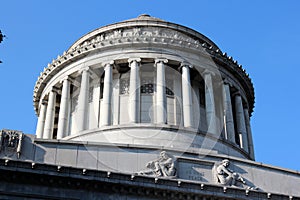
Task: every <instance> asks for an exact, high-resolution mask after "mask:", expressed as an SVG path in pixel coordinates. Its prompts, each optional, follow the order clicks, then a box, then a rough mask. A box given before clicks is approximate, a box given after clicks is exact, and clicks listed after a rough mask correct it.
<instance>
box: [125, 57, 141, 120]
mask: <svg viewBox="0 0 300 200" xmlns="http://www.w3.org/2000/svg"><path fill="white" fill-rule="evenodd" d="M139 62H141V59H140V58H130V59H128V63H129V67H130V84H129V113H128V114H129V120H130V122H132V123H138V122H139V116H140V69H139Z"/></svg>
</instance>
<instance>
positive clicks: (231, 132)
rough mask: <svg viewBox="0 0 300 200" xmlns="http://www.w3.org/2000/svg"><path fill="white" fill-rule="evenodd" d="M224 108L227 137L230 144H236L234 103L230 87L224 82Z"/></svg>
mask: <svg viewBox="0 0 300 200" xmlns="http://www.w3.org/2000/svg"><path fill="white" fill-rule="evenodd" d="M223 108H224V115H225V121H224V126H225V137H226V139H227V140H229V141H230V142H233V143H235V129H234V120H233V113H232V103H231V95H230V85H229V83H227V82H224V85H223Z"/></svg>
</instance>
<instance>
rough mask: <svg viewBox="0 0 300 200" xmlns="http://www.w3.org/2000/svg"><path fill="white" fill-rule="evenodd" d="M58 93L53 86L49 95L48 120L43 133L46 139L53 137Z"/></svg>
mask: <svg viewBox="0 0 300 200" xmlns="http://www.w3.org/2000/svg"><path fill="white" fill-rule="evenodd" d="M56 94H57V91H56V90H55V89H54V88H52V90H51V91H50V93H49V97H48V106H47V111H46V120H45V127H44V134H43V138H44V139H53V127H54V118H55V104H56Z"/></svg>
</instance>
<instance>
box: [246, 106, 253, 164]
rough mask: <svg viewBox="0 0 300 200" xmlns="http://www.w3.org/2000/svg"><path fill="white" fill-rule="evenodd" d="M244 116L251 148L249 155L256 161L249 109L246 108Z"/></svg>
mask: <svg viewBox="0 0 300 200" xmlns="http://www.w3.org/2000/svg"><path fill="white" fill-rule="evenodd" d="M244 115H245V123H246V130H247V136H248V142H249V144H248V146H249V154H250V157H251V158H252V159H253V160H254V159H255V156H254V146H253V138H252V131H251V125H250V117H249V110H248V108H244Z"/></svg>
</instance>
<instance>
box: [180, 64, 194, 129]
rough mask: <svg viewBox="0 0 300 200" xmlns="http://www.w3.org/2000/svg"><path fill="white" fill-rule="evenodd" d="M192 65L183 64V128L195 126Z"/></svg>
mask: <svg viewBox="0 0 300 200" xmlns="http://www.w3.org/2000/svg"><path fill="white" fill-rule="evenodd" d="M190 67H191V66H190V65H187V64H185V63H182V64H181V70H182V79H181V84H182V106H183V126H184V127H192V126H193V115H192V104H193V103H192V90H191V80H190Z"/></svg>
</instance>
